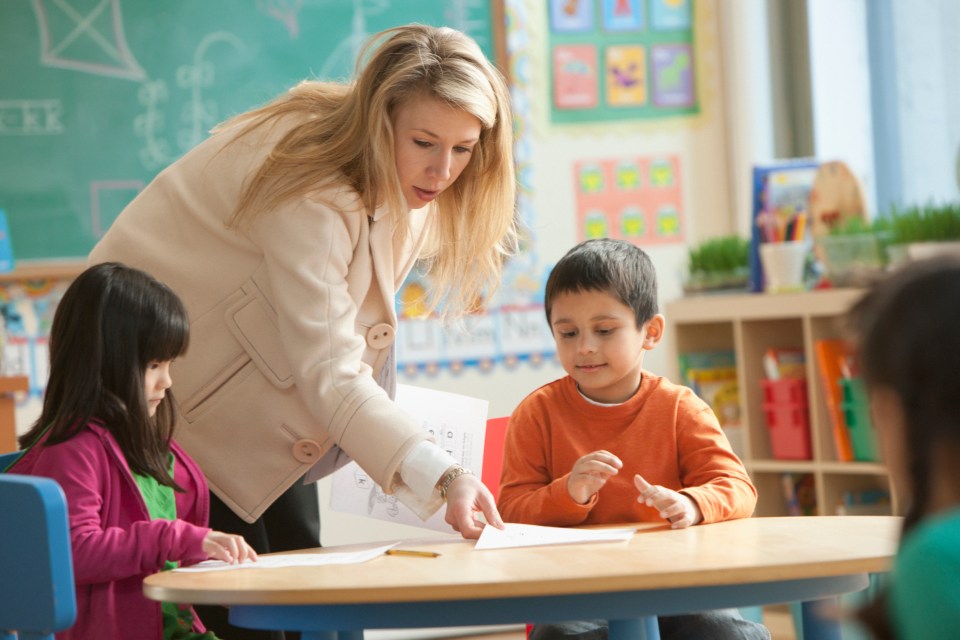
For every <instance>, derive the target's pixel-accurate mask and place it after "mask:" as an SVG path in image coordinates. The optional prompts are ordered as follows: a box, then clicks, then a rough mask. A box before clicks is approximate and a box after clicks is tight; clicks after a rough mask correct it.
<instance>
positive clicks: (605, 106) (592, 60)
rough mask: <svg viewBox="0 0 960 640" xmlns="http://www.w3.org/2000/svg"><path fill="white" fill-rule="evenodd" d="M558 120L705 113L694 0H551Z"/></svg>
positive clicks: (553, 109) (553, 94)
mask: <svg viewBox="0 0 960 640" xmlns="http://www.w3.org/2000/svg"><path fill="white" fill-rule="evenodd" d="M548 1H549V25H548V28H549V34H550V37H549V40H550V42H549V49H550V50H549V56H550V74H551V78H550V80H551V110H550V113H551V120H552V121H553V122H554V123H582V122H603V121H616V120H643V119H650V118H662V117H665V116H677V115H690V114H694V113H697V111H698V98H697V95H696V84H697V83H696V78H695V76H694V71H695V68H696V66H695V64H694V62H695V61H694V44H693V43H694V33H693V26H694V20H693V15H694V14H693V3H694V0H548Z"/></svg>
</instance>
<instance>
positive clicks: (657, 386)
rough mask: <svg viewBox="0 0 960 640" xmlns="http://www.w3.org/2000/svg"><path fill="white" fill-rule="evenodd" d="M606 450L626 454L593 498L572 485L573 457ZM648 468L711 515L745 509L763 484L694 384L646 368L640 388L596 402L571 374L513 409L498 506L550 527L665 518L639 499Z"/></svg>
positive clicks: (652, 477)
mask: <svg viewBox="0 0 960 640" xmlns="http://www.w3.org/2000/svg"><path fill="white" fill-rule="evenodd" d="M599 449H604V450H606V451H609V452H610V453H612V454H614V455H616V456H617V457H618V458H620V460H621V461H623V468H622V469H620V471H619V473H618V474H617V475H615V476H613V477H612V478H610V479H609V480H608V481H607V483H606V484H605V485H604V486H603V488H602V489H600V491H599V492H598V493H597V494H595V495H594V496H593V497H592V498H591V499H590V500H589V501H588V502H587V504H577V503H576V502H574V500H573V498H571V497H570V494H569V492H568V491H567V478H568V476H569V475H570V471H571V469H573V465H574V463H575V462H576V461H577V460H578V459H579V458H580V457H581V456H584V455H586V454H588V453H590V452H592V451H597V450H599ZM634 474H640V475H641V476H643V477H644V478H645V479H646V480H647V482H649V483H650V484H658V485H662V486H664V487H667V488H669V489H673V490H675V491H681V493H684V494H685V495H687V496H689V497H690V498H691V499H693V501H694V502H696V503H697V505H698V506H699V507H700V511H701V512H702V513H703V521H702V522H704V523H709V522H719V521H721V520H731V519H734V518H745V517H748V516H750V515H751V514H752V513H753V508H754V506H756V503H757V490H756V489H755V488H754V486H753V484H752V483H751V482H750V478H749V476H748V475H747V471H746V469H745V468H744V466H743V463H742V462H740V459H739V458H737V456H736V455H735V454H734V453H733V451H732V450H731V448H730V443H729V442H728V441H727V438H726V436H725V435H724V433H723V430H722V429H721V428H720V424H719V423H718V422H717V419H716V417H715V416H714V414H713V411H712V410H711V409H710V407H709V406H708V405H707V404H706V403H705V402H704V401H703V400H701V399H700V398H699V397H697V396H696V394H694V393H693V391H691V390H690V389H688V388H687V387H683V386H680V385H676V384H673V383H671V382H670V381H668V380H667V379H666V378H662V377H660V376H655V375H652V374H650V373H648V372H646V371H644V372H643V379H642V381H641V383H640V388H639V389H638V390H637V393H636V394H635V395H634V396H633V397H632V398H631V399H630V400H628V401H626V402H624V403H623V404H619V405H616V406H613V407H603V406H597V405H594V404H591V403H590V402H588V401H587V400H586V399H584V398H583V396H581V395H580V392H579V391H578V390H577V386H576V383H575V382H574V380H573V378H571V377H569V376H567V377H564V378H561V379H560V380H556V381H554V382H551V383H549V384H547V385H544V386H542V387H540V388H539V389H537V390H536V391H534V392H533V393H531V394H530V395H529V396H527V397H526V398H525V399H524V400H523V401H522V402H521V403H520V405H519V406H518V407H517V409H516V410H515V411H514V412H513V415H512V416H510V424H509V426H508V428H507V435H506V442H505V445H504V457H503V471H502V473H501V476H500V497H499V500H498V505H497V506H498V507H499V509H500V514H501V515H502V516H503V518H504V520H505V521H506V522H519V523H526V524H539V525H549V526H572V525H583V524H618V523H628V522H664V520H663V519H662V518H660V516H659V514H658V513H657V511H656V509H653V508H651V507H647V506H645V505H642V504H640V503H639V502H637V497H638V495H639V493H638V491H637V489H636V487H635V486H634V484H633V476H634Z"/></svg>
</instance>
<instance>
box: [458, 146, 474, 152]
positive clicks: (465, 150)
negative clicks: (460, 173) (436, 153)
mask: <svg viewBox="0 0 960 640" xmlns="http://www.w3.org/2000/svg"><path fill="white" fill-rule="evenodd" d="M453 149H454V151H456V152H457V153H473V147H454V148H453Z"/></svg>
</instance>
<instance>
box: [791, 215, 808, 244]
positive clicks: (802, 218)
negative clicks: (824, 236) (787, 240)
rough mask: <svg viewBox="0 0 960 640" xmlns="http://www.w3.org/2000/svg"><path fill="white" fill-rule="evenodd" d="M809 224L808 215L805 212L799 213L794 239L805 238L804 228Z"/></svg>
mask: <svg viewBox="0 0 960 640" xmlns="http://www.w3.org/2000/svg"><path fill="white" fill-rule="evenodd" d="M806 224H807V216H806V214H804V213H798V214H797V224H796V226H795V227H794V229H793V239H794V240H803V228H804V226H805V225H806Z"/></svg>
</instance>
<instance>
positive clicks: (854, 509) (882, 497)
mask: <svg viewBox="0 0 960 640" xmlns="http://www.w3.org/2000/svg"><path fill="white" fill-rule="evenodd" d="M892 509H893V507H892V506H891V503H890V492H889V491H887V490H886V489H880V488H876V489H851V490H850V491H844V492H843V495H842V496H841V497H840V504H838V505H837V515H838V516H888V515H890V513H891V511H892Z"/></svg>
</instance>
